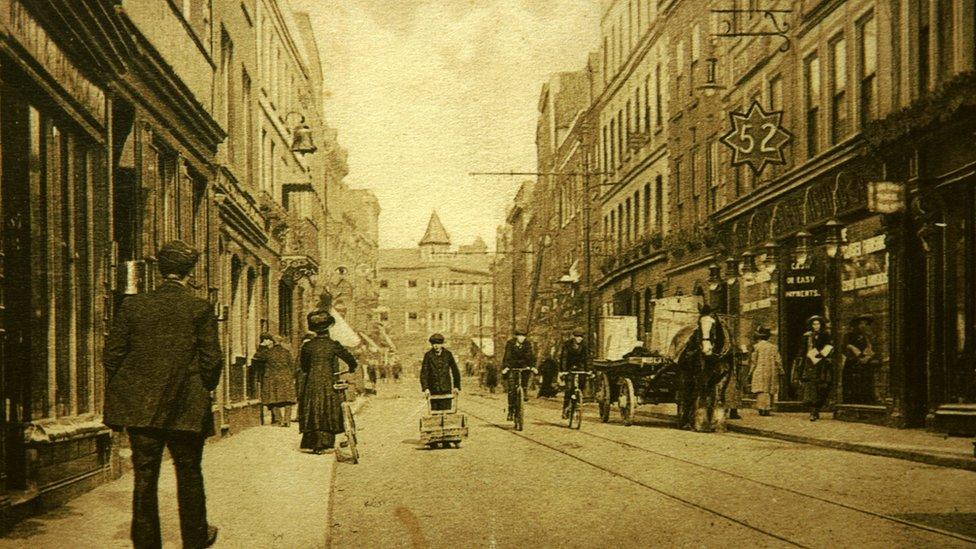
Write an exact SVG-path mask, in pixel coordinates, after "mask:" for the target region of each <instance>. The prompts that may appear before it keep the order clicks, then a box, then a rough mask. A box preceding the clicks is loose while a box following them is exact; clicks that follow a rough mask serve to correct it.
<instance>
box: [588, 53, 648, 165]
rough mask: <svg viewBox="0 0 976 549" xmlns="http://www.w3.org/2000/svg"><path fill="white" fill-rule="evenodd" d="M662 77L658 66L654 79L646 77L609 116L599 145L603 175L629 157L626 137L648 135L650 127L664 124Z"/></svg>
mask: <svg viewBox="0 0 976 549" xmlns="http://www.w3.org/2000/svg"><path fill="white" fill-rule="evenodd" d="M661 77H662V76H661V65H660V64H657V65H656V66H655V67H654V74H653V78H652V75H650V74H648V75H646V76H645V77H644V80H643V82H642V84H643V85H641V83H639V84H638V85H637V88H636V89H635V90H634V94H633V96H630V97H628V98H627V100H626V101H625V103H624V105H623V107H622V108H621V109H618V110H617V114H616V115H615V116H614V115H613V114H611V115H610V117H609V118H610V119H609V121H608V122H607V123H605V124H604V125H603V128H602V130H601V132H602V133H601V139H600V143H601V145H600V146H601V151H602V154H601V168H603V169H602V171H603V172H604V173H609V172H612V171H615V170H616V169H618V168H619V167H620V166H621V165H622V164H623V163H624V160H626V158H627V157H628V156H629V155H628V153H627V151H628V148H629V145H628V143H627V141H628V139H629V137H628V134H631V133H636V134H647V133H650V131H651V127H652V126H653V127H654V128H655V129H656V128H661V127H662V126H663V125H664V105H663V100H664V99H663V96H662V89H661V86H662V85H663V83H662V81H661ZM652 102H653V103H652Z"/></svg>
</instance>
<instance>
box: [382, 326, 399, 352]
mask: <svg viewBox="0 0 976 549" xmlns="http://www.w3.org/2000/svg"><path fill="white" fill-rule="evenodd" d="M379 331H380V341H382V342H383V344H384V345H386V346H387V347H388V348H389V349H390V350H391V351H396V348H397V347H396V343H393V339H392V338H391V337H390V333H389V332H387V331H386V327H385V326H380V327H379Z"/></svg>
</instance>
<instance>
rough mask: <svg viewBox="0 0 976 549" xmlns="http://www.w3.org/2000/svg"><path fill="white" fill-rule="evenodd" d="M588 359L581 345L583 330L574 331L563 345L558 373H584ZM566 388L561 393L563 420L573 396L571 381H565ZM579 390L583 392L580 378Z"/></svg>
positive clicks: (584, 348) (587, 352)
mask: <svg viewBox="0 0 976 549" xmlns="http://www.w3.org/2000/svg"><path fill="white" fill-rule="evenodd" d="M588 358H589V351H588V350H587V348H586V344H584V343H583V330H580V329H575V330H573V334H572V336H571V337H570V338H569V339H567V340H566V341H565V342H564V343H563V350H562V355H561V356H560V357H559V371H560V372H570V371H573V370H575V371H584V370H588V368H587V363H586V361H587V359H588ZM565 381H566V387H565V391H564V393H563V419H566V417H567V410H568V409H569V399H570V398H572V396H573V387H572V380H571V379H568V378H567V379H566V380H565ZM579 383H580V387H579V388H580V390H583V384H584V383H585V380H584V379H583V377H580V380H579Z"/></svg>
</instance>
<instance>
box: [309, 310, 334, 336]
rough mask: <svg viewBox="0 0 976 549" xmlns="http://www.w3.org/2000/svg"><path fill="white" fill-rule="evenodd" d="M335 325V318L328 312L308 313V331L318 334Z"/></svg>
mask: <svg viewBox="0 0 976 549" xmlns="http://www.w3.org/2000/svg"><path fill="white" fill-rule="evenodd" d="M333 324H335V317H334V316H332V313H330V312H329V311H323V310H317V311H312V312H310V313H308V329H309V330H311V331H313V332H315V333H317V334H320V333H322V332H324V331H326V330H328V329H329V328H331V327H332V325H333Z"/></svg>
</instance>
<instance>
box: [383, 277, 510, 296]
mask: <svg viewBox="0 0 976 549" xmlns="http://www.w3.org/2000/svg"><path fill="white" fill-rule="evenodd" d="M403 284H404V287H406V288H416V287H417V286H418V280H417V279H416V278H410V279H407V280H404V281H403ZM479 286H480V288H481V294H482V296H483V297H484V296H488V295H490V293H491V288H492V286H491V284H488V283H478V282H464V281H461V280H434V279H431V280H428V281H427V295H429V296H442V297H478V291H479ZM379 287H380V288H383V289H386V288H389V287H390V281H389V280H388V279H385V278H384V279H380V281H379Z"/></svg>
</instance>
